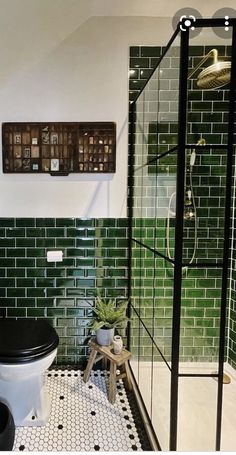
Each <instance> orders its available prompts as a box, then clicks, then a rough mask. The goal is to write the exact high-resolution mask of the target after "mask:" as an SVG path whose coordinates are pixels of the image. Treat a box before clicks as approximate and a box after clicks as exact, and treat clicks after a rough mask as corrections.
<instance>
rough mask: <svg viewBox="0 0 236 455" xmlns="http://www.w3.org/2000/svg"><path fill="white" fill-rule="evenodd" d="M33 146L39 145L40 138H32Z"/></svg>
mask: <svg viewBox="0 0 236 455" xmlns="http://www.w3.org/2000/svg"><path fill="white" fill-rule="evenodd" d="M32 145H38V138H37V137H32Z"/></svg>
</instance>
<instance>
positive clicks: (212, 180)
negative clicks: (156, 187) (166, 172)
mask: <svg viewBox="0 0 236 455" xmlns="http://www.w3.org/2000/svg"><path fill="white" fill-rule="evenodd" d="M191 157H192V158H191ZM191 162H192V163H193V165H192V166H191ZM226 165H227V150H225V149H222V148H219V149H217V148H216V149H213V148H209V147H208V146H206V147H204V146H202V147H200V148H198V149H192V150H188V151H187V166H186V174H185V189H186V191H185V206H184V248H183V254H184V260H185V262H186V263H189V262H193V263H196V262H197V263H200V262H206V263H212V262H213V263H214V262H221V261H222V259H223V240H224V216H225V213H224V207H225V184H226ZM191 212H192V216H190V214H191Z"/></svg>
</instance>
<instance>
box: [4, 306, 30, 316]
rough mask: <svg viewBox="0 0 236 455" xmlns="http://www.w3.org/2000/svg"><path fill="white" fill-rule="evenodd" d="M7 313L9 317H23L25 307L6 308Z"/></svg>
mask: <svg viewBox="0 0 236 455" xmlns="http://www.w3.org/2000/svg"><path fill="white" fill-rule="evenodd" d="M7 315H8V316H9V317H15V318H18V317H19V318H25V317H26V308H8V309H7Z"/></svg>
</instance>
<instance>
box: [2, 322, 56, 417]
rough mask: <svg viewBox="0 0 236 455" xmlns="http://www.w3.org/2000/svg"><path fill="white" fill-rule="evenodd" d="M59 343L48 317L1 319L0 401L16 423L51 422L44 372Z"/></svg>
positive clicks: (54, 355) (50, 362) (53, 357)
mask: <svg viewBox="0 0 236 455" xmlns="http://www.w3.org/2000/svg"><path fill="white" fill-rule="evenodd" d="M58 343H59V338H58V335H57V333H56V331H55V329H54V328H53V327H52V326H51V325H50V324H49V323H48V322H47V321H45V320H41V319H38V320H33V319H17V320H15V319H7V318H5V319H0V401H2V402H3V403H5V404H6V405H7V406H8V408H9V409H10V411H11V413H12V415H13V418H14V422H15V425H16V426H41V425H45V424H46V423H47V420H48V418H49V413H50V400H49V396H48V393H47V390H46V387H45V385H44V379H43V373H44V372H45V371H46V370H47V368H49V366H50V365H51V364H52V362H53V360H54V359H55V357H56V354H57V346H58Z"/></svg>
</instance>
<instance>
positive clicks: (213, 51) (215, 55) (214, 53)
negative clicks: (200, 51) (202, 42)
mask: <svg viewBox="0 0 236 455" xmlns="http://www.w3.org/2000/svg"><path fill="white" fill-rule="evenodd" d="M209 57H213V60H214V63H217V62H218V51H217V49H211V50H210V51H209V52H208V54H207V55H205V57H203V59H202V60H201V61H200V63H198V65H197V66H196V67H195V68H194V69H193V71H192V72H191V73H190V74H189V76H188V79H190V78H191V77H192V76H193V75H194V74H195V73H196V71H197V70H198V68H200V66H201V65H202V63H205V62H206V61H207V60H208V58H209Z"/></svg>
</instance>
